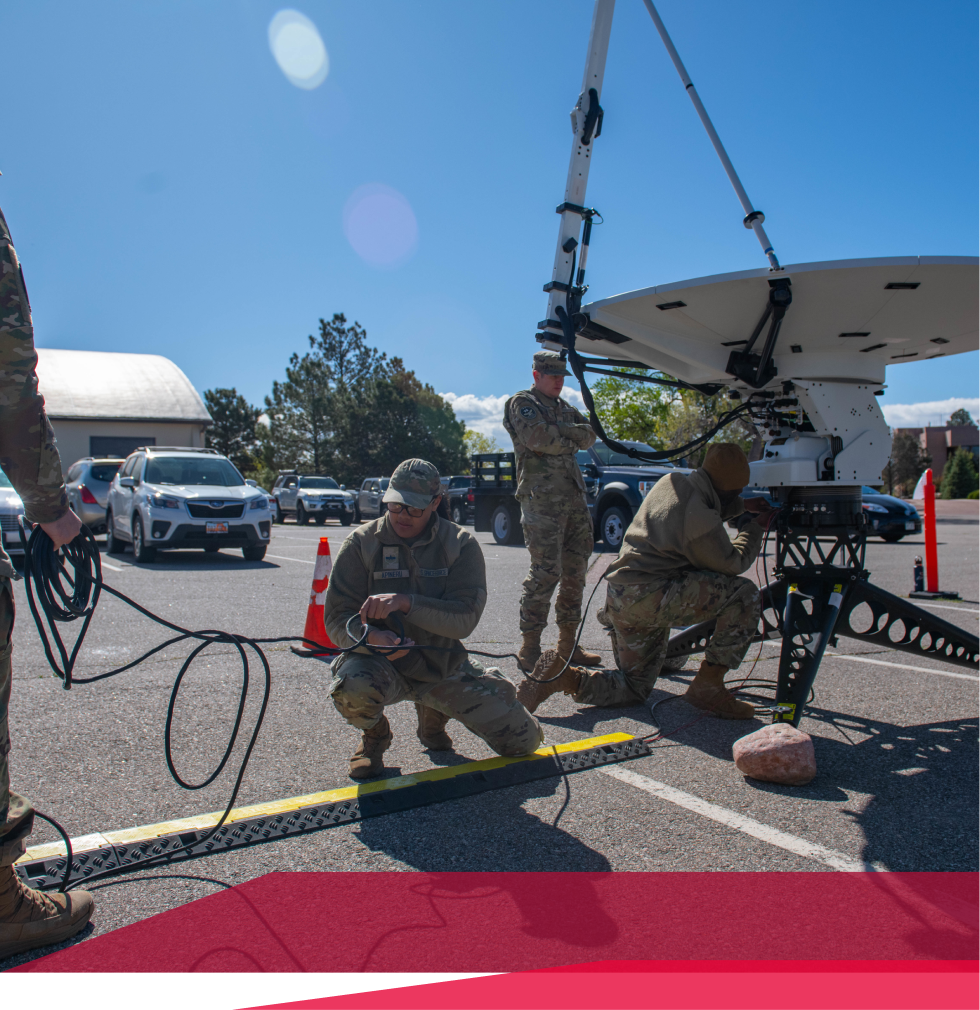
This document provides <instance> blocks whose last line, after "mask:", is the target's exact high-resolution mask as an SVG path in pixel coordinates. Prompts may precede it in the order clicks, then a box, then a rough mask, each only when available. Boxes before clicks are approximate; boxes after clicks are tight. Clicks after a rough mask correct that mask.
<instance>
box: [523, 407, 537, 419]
mask: <svg viewBox="0 0 980 1010" xmlns="http://www.w3.org/2000/svg"><path fill="white" fill-rule="evenodd" d="M537 416H538V412H537V411H536V410H535V409H534V408H533V407H528V406H524V407H521V417H526V418H527V419H528V420H530V419H531V418H532V417H537Z"/></svg>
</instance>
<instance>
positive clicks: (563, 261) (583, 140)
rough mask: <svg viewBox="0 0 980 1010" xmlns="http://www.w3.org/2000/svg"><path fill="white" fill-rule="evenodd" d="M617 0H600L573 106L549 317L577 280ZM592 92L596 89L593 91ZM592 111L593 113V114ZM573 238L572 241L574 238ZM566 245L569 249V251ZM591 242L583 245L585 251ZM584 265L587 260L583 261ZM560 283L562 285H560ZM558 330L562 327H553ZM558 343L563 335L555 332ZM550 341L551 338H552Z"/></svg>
mask: <svg viewBox="0 0 980 1010" xmlns="http://www.w3.org/2000/svg"><path fill="white" fill-rule="evenodd" d="M615 5H616V0H596V5H595V9H594V10H593V12H592V29H591V31H590V32H589V49H588V54H587V56H586V60H585V73H584V74H583V75H582V89H581V91H580V93H579V96H578V101H577V102H576V103H575V108H574V109H572V113H571V117H572V133H573V134H574V139H573V141H572V155H571V158H570V160H569V163H568V180H567V182H566V183H565V199H564V201H563V203H562V208H563V209H561V224H560V226H559V229H558V246H557V249H556V250H555V266H554V269H553V270H552V272H551V283H550V284H546V285H545V291H547V292H548V315H547V317H546V318H547V319H548V320H554V319H557V316H556V315H555V308H556V307H557V306H558V305H561V306H563V307H564V305H565V298H566V290H565V286H566V285H567V284H569V282H570V283H571V284H573V285H574V284H575V283H576V280H575V278H574V277H572V276H571V272H572V262H573V258H574V257H575V255H576V247H577V246H578V235H579V229H580V228H581V226H582V220H583V216H582V214H581V213H579V211H578V210H576V209H574V208H584V206H585V189H586V186H587V184H588V181H589V166H590V165H591V164H592V146H593V141H594V140H595V136H596V132H597V130H598V129H599V123H598V122H597V120H596V116H597V113H598V111H599V100H600V98H601V97H602V78H603V75H604V74H605V72H606V53H607V51H608V49H609V33H610V31H611V29H612V19H613V9H614V8H615ZM590 92H594V96H593V94H591V93H590ZM590 111H591V115H590ZM570 240H572V241H570ZM566 246H568V249H567V251H566V248H565V247H566ZM587 249H588V246H586V245H583V247H582V250H581V251H582V253H585V252H586V251H587ZM579 265H580V268H581V267H584V262H582V261H580V264H579ZM559 285H560V286H559ZM551 328H552V329H554V330H557V329H559V327H557V326H554V327H551ZM554 341H555V345H556V346H559V345H560V342H561V338H560V337H558V336H557V335H555V337H554ZM549 342H550V341H549Z"/></svg>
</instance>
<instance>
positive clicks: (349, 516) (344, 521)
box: [340, 512, 354, 526]
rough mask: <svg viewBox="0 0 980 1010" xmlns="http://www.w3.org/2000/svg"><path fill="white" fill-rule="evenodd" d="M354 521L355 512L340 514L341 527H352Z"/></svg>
mask: <svg viewBox="0 0 980 1010" xmlns="http://www.w3.org/2000/svg"><path fill="white" fill-rule="evenodd" d="M353 520H354V513H353V512H341V513H340V525H341V526H350V524H351V522H353Z"/></svg>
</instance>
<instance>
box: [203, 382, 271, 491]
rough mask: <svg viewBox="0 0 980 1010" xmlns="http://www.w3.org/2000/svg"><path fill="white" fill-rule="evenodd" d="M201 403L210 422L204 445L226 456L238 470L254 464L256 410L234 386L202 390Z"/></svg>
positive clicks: (245, 469)
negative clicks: (206, 411)
mask: <svg viewBox="0 0 980 1010" xmlns="http://www.w3.org/2000/svg"><path fill="white" fill-rule="evenodd" d="M204 402H205V403H206V404H207V408H208V412H209V413H210V414H211V420H212V421H213V423H212V425H211V427H210V428H208V429H207V432H206V433H205V444H206V445H207V446H208V447H209V448H211V449H217V450H218V452H220V453H223V454H224V455H225V456H227V457H228V458H229V459H230V460H231V461H232V463H234V464H235V466H237V467H238V469H239V470H241V471H242V472H249V471H251V470H252V469H253V468H254V466H255V459H254V454H255V441H256V432H255V422H256V421H257V420H258V416H259V413H260V412H259V410H258V409H257V408H256V407H253V406H252V405H251V404H250V403H249V402H248V400H246V399H245V397H244V396H242V395H241V394H240V393H239V392H238V390H237V389H234V388H232V389H206V390H205V391H204Z"/></svg>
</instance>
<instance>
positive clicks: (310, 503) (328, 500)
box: [272, 470, 356, 526]
mask: <svg viewBox="0 0 980 1010" xmlns="http://www.w3.org/2000/svg"><path fill="white" fill-rule="evenodd" d="M272 495H273V497H274V498H275V500H276V522H277V523H281V522H284V521H285V518H286V516H288V515H295V516H296V522H297V523H298V524H299V525H300V526H305V525H306V523H307V522H309V520H310V519H313V520H314V521H315V522H316V524H317V526H322V525H323V524H324V523H325V522H326V521H327V519H338V520H340V525H341V526H350V524H351V523H352V522H353V521H354V516H355V514H356V503H355V501H354V495H353V494H351V492H350V491H348V490H347V487H346V485H345V484H338V483H337V482H336V481H335V480H334V479H333V477H325V476H323V475H321V474H311V473H297V472H296V471H295V470H281V471H280V473H279V476H278V478H277V479H276V482H275V484H274V485H273V487H272Z"/></svg>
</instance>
